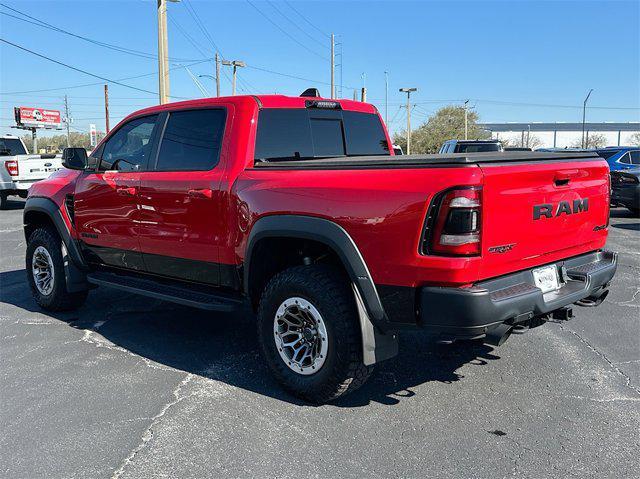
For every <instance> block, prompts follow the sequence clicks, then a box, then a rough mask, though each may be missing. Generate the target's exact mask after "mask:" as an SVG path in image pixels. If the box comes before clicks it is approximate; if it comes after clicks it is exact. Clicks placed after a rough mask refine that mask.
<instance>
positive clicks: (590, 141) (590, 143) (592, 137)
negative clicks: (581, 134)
mask: <svg viewBox="0 0 640 479" xmlns="http://www.w3.org/2000/svg"><path fill="white" fill-rule="evenodd" d="M585 140H586V145H585V148H602V147H604V146H606V144H607V137H606V136H604V135H603V134H602V133H590V134H589V137H588V138H585ZM571 147H572V148H582V139H579V140H575V141H574V142H573V143H571Z"/></svg>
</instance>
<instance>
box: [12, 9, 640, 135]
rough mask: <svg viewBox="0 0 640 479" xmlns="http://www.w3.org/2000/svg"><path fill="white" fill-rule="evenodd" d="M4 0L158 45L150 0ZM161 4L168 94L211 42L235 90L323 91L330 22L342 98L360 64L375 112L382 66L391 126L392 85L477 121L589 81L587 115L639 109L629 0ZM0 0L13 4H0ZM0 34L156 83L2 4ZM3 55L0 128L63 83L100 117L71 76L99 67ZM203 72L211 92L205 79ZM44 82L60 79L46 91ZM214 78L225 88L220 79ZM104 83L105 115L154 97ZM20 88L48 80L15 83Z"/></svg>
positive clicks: (574, 113)
mask: <svg viewBox="0 0 640 479" xmlns="http://www.w3.org/2000/svg"><path fill="white" fill-rule="evenodd" d="M1 2H2V3H4V4H6V5H7V6H9V7H12V8H15V9H17V10H19V11H21V12H24V13H26V14H28V15H31V16H32V17H35V18H37V19H39V20H43V21H45V22H47V23H50V24H53V25H55V26H57V27H59V28H62V29H65V30H68V31H70V32H72V33H75V34H78V35H82V36H86V37H90V38H91V39H94V40H97V41H100V42H107V43H110V44H114V45H118V46H121V47H125V48H128V49H133V50H136V51H140V52H146V53H149V54H155V53H156V52H157V42H156V38H157V37H156V28H157V23H156V21H157V20H156V11H155V3H156V2H155V0H122V1H114V0H112V1H94V0H83V1H39V2H33V1H27V0H21V1H16V0H1ZM252 4H253V6H252ZM292 6H293V8H292ZM190 7H191V8H192V9H193V10H190ZM168 10H169V19H170V21H169V25H168V26H169V44H170V46H169V54H170V56H171V57H174V58H176V59H179V60H180V61H176V62H174V63H173V64H172V67H173V68H174V69H173V70H172V72H171V94H172V95H174V96H177V97H187V98H194V97H200V96H202V94H201V92H200V91H199V90H198V89H197V87H196V86H195V85H194V83H193V81H192V80H191V78H190V76H189V74H188V73H187V71H186V70H185V69H184V68H181V67H180V66H179V65H184V64H190V63H195V62H198V61H200V63H198V64H194V65H192V66H190V67H189V69H190V70H191V72H192V73H193V74H194V75H196V76H197V75H199V74H212V73H213V70H214V67H213V64H212V62H210V61H207V60H203V59H205V58H207V57H212V56H213V53H214V51H215V47H214V45H213V44H212V41H213V42H214V43H215V45H217V48H219V49H220V51H221V52H222V54H223V55H224V56H225V58H228V59H238V60H244V61H245V62H246V63H247V64H248V67H247V68H244V69H242V70H241V71H240V73H239V76H240V77H241V78H242V81H243V83H241V85H240V87H241V88H240V93H242V92H243V90H244V91H246V92H249V93H256V92H257V93H273V92H278V93H284V94H290V95H297V94H299V93H300V92H302V91H303V90H304V89H305V88H307V87H310V86H316V87H318V88H319V89H320V91H321V93H323V94H325V95H327V96H328V94H329V87H328V85H326V84H325V83H326V82H328V81H329V62H328V56H329V40H328V38H327V36H326V34H329V33H331V32H334V33H336V34H338V35H339V37H338V39H339V41H340V42H341V43H342V49H343V60H342V63H343V66H342V71H343V85H344V88H343V96H344V97H347V98H351V97H352V96H353V89H354V88H360V87H361V86H362V84H363V81H365V80H363V78H362V74H363V73H364V74H366V87H367V89H368V99H369V100H370V101H372V102H373V103H375V104H376V105H377V106H378V108H379V109H380V111H381V112H382V113H383V114H384V92H385V89H384V71H385V70H386V71H388V72H389V119H390V120H393V122H392V123H391V125H390V126H391V130H394V131H395V130H397V129H399V128H402V126H403V125H404V121H405V118H406V111H405V110H404V109H400V105H401V104H403V103H404V97H403V96H402V95H401V94H400V93H399V92H398V88H400V87H405V86H411V87H417V88H418V92H417V93H416V94H415V95H414V96H413V97H412V98H413V103H415V104H416V109H415V110H414V116H413V118H414V120H415V121H417V122H422V121H424V119H425V118H426V117H427V116H428V114H429V113H430V112H433V111H434V110H436V109H437V108H438V107H440V106H443V105H446V104H460V103H461V102H462V101H463V100H464V99H466V98H469V99H471V101H470V104H471V105H473V106H474V107H475V109H476V111H477V112H478V113H479V114H480V117H481V119H482V120H483V121H579V120H580V119H581V115H582V111H581V108H580V107H579V106H580V105H581V104H582V101H583V99H584V96H585V95H586V93H587V91H588V90H589V89H590V88H593V89H594V92H593V94H592V96H591V100H590V105H591V106H592V107H594V108H590V109H589V111H588V120H591V121H639V120H640V33H639V32H640V29H639V26H640V25H639V24H640V1H638V0H634V1H615V0H608V1H584V0H583V1H533V0H531V1H526V0H522V1H516V0H513V1H507V2H504V1H501V2H498V1H472V2H463V1H439V2H438V1H420V2H403V1H377V2H370V1H347V2H343V1H295V0H290V1H289V2H286V1H284V0H271V1H261V0H251V1H247V0H236V1H216V0H209V1H203V0H182V2H180V3H169V5H168ZM258 10H259V11H258ZM296 10H297V11H296ZM0 12H4V13H8V14H11V15H14V16H20V15H19V14H17V13H15V12H12V11H11V10H8V9H7V8H5V7H0ZM260 12H262V13H260ZM298 12H300V13H302V14H303V16H304V17H305V18H303V17H301V16H300V15H299V13H298ZM192 13H195V18H198V19H199V20H200V21H201V22H202V24H203V25H204V26H205V28H206V31H207V34H208V35H207V34H205V33H204V32H203V31H202V30H201V29H200V27H199V26H198V24H197V22H196V20H195V18H194V16H193V15H192ZM274 23H275V25H274ZM276 25H278V26H279V27H280V28H278V27H277V26H276ZM295 25H297V27H296V26H295ZM282 30H284V31H285V32H287V34H288V35H287V34H285V33H283V31H282ZM185 34H186V35H185ZM0 37H1V38H4V39H5V40H8V41H10V42H13V43H16V44H19V45H21V46H23V47H25V48H28V49H31V50H33V51H35V52H38V53H40V54H43V55H46V56H49V57H51V58H53V59H55V60H58V61H60V62H64V63H67V64H69V65H73V66H75V67H77V68H81V69H83V70H86V71H89V72H91V73H94V74H97V75H100V76H103V77H107V78H109V79H115V80H117V79H122V78H127V77H132V76H137V75H147V76H144V77H141V78H136V79H128V80H122V82H123V83H126V84H128V85H131V86H134V87H137V88H141V89H144V90H149V91H152V92H155V91H157V76H156V75H155V72H157V62H156V60H155V59H153V58H143V57H140V56H133V55H129V54H124V53H121V52H117V51H112V50H109V49H105V48H102V47H99V46H97V45H95V44H91V43H87V42H85V41H82V40H79V39H76V38H72V37H70V36H67V35H63V34H61V33H58V32H55V31H52V30H49V29H44V28H40V27H38V26H36V25H32V24H29V23H24V22H22V21H19V20H17V19H15V18H12V17H8V16H6V15H0ZM194 44H195V45H194ZM312 52H313V53H312ZM339 60H340V58H338V61H339ZM0 66H1V68H0V106H1V109H0V132H2V133H7V132H13V133H14V134H15V133H16V130H11V129H9V128H8V126H9V125H11V124H13V121H12V117H13V107H14V106H19V105H24V106H41V107H45V108H58V109H62V107H63V103H62V97H63V96H64V94H65V93H66V94H67V95H68V96H69V104H70V108H71V114H72V117H73V118H74V123H73V128H74V129H76V130H83V131H87V129H88V125H89V123H95V124H96V125H97V126H98V129H99V130H102V129H104V118H103V103H102V101H103V100H102V99H103V96H102V86H101V85H100V84H99V85H93V86H86V87H81V88H68V87H71V86H76V85H83V84H88V83H100V80H97V79H95V78H91V77H90V76H87V75H84V74H82V73H79V72H76V71H73V70H70V69H67V68H64V67H62V66H59V65H56V64H53V63H51V62H48V61H45V60H43V59H42V58H38V57H36V56H33V55H31V54H29V53H26V52H24V51H21V50H18V49H16V48H15V47H13V46H9V45H7V44H0ZM338 68H339V67H338ZM259 69H266V70H271V71H276V72H279V73H281V74H285V75H291V76H295V77H302V78H305V79H308V80H298V79H294V78H290V77H288V76H283V75H277V74H274V73H268V72H265V71H262V70H259ZM338 79H339V76H338ZM309 80H312V81H309ZM201 81H202V83H203V85H204V86H205V87H206V88H208V90H209V91H210V92H212V93H213V92H214V91H215V90H214V88H213V82H212V80H211V79H209V78H202V79H201ZM321 82H325V83H321ZM54 88H61V89H58V90H50V89H54ZM222 88H223V93H227V94H228V93H230V82H229V81H228V80H227V78H223V84H222ZM109 89H110V100H111V124H112V125H114V124H115V123H116V122H117V121H118V120H120V119H121V118H122V117H123V116H124V115H126V114H127V113H129V112H131V111H134V110H136V109H139V108H141V107H143V106H146V105H151V104H154V103H156V102H157V97H156V96H155V95H153V94H150V93H144V92H140V91H137V90H133V89H128V88H125V87H123V86H118V85H110V87H109ZM31 90H50V91H39V92H33V93H18V92H26V91H31Z"/></svg>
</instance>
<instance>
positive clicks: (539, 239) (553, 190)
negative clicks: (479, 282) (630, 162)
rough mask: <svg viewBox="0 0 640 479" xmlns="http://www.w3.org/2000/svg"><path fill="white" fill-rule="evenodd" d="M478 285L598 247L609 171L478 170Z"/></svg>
mask: <svg viewBox="0 0 640 479" xmlns="http://www.w3.org/2000/svg"><path fill="white" fill-rule="evenodd" d="M480 167H481V168H482V171H483V174H484V182H483V191H482V203H483V213H484V218H483V221H482V225H483V227H482V245H483V252H482V255H483V261H482V263H481V266H480V271H479V273H480V279H486V278H490V277H495V276H500V275H502V274H506V273H510V272H513V271H518V270H522V269H526V268H531V267H533V266H537V265H542V264H545V263H550V262H553V261H557V260H560V259H564V258H568V257H571V256H575V255H578V254H582V253H585V252H588V251H593V250H595V249H598V248H601V247H602V246H604V243H605V241H606V233H607V231H606V227H607V225H608V217H609V194H610V192H609V180H608V177H609V168H608V167H607V164H606V162H604V161H602V160H587V161H584V160H582V161H560V162H558V161H543V162H530V163H516V164H508V165H506V164H499V163H495V164H483V165H480Z"/></svg>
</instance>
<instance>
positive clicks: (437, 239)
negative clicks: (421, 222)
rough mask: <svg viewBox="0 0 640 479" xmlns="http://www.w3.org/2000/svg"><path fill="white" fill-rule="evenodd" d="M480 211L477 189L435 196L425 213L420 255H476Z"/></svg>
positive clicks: (454, 191)
mask: <svg viewBox="0 0 640 479" xmlns="http://www.w3.org/2000/svg"><path fill="white" fill-rule="evenodd" d="M481 210H482V190H481V189H480V187H464V186H462V187H456V188H452V189H450V190H446V191H444V192H442V193H440V194H438V195H437V196H436V197H435V198H434V200H433V201H432V203H431V205H430V207H429V213H428V214H427V220H426V222H425V229H424V233H423V240H422V245H421V248H422V251H421V252H422V254H437V255H444V256H477V255H479V254H480V239H481V236H480V231H481V224H482V222H481V220H482V218H481V215H480V212H481Z"/></svg>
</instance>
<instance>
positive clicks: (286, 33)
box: [246, 0, 329, 61]
mask: <svg viewBox="0 0 640 479" xmlns="http://www.w3.org/2000/svg"><path fill="white" fill-rule="evenodd" d="M246 2H247V3H248V4H249V5H251V6H252V7H253V8H254V9H255V10H256V11H257V12H258V13H259V14H260V15H262V16H263V17H264V18H266V19H267V21H268V22H269V23H271V24H272V25H273V26H274V27H276V28H277V29H278V30H280V31H281V32H282V33H284V34H285V35H286V36H287V37H288V38H289V39H291V40H292V41H294V42H295V43H297V44H298V45H300V46H301V47H302V48H304V49H305V50H307V51H308V52H310V53H313V54H314V55H316V56H318V57H320V58H322V59H323V60H327V61H328V60H329V59H328V58H327V57H325V56H323V55H321V54H319V53H318V52H316V51H315V50H312V49H311V48H309V47H307V46H306V45H305V44H304V43H302V42H300V41H298V39H296V38H295V37H294V36H293V35H291V34H290V33H289V32H287V31H286V30H285V29H284V28H282V27H281V26H280V25H278V24H277V23H276V22H274V21H273V20H272V19H271V18H270V17H269V16H268V15H267V14H266V13H264V12H263V11H262V10H260V9H259V8H258V7H256V5H255V4H254V3H253V2H252V1H251V0H246Z"/></svg>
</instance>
